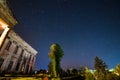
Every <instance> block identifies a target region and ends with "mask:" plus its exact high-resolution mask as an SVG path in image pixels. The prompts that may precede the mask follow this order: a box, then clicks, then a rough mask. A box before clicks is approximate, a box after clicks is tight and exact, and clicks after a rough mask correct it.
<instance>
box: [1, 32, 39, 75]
mask: <svg viewBox="0 0 120 80" xmlns="http://www.w3.org/2000/svg"><path fill="white" fill-rule="evenodd" d="M36 54H37V51H36V50H34V49H33V48H32V47H31V46H30V45H29V44H27V43H26V42H25V41H24V40H23V39H22V38H21V37H20V36H18V35H17V34H16V33H15V32H14V31H13V30H11V31H10V32H9V33H8V36H7V37H6V39H5V41H4V44H3V46H2V48H1V51H0V68H1V71H2V72H4V71H5V72H24V73H30V72H31V71H33V70H34V63H35V59H36Z"/></svg>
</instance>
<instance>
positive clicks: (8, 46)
mask: <svg viewBox="0 0 120 80" xmlns="http://www.w3.org/2000/svg"><path fill="white" fill-rule="evenodd" d="M11 44H12V42H11V41H8V43H7V46H6V48H5V49H6V50H9V48H10V46H11Z"/></svg>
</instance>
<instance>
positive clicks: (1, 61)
mask: <svg viewBox="0 0 120 80" xmlns="http://www.w3.org/2000/svg"><path fill="white" fill-rule="evenodd" d="M3 62H4V59H3V58H0V67H1V66H2V64H3Z"/></svg>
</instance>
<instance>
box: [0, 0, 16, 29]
mask: <svg viewBox="0 0 120 80" xmlns="http://www.w3.org/2000/svg"><path fill="white" fill-rule="evenodd" d="M0 18H2V19H3V20H4V21H5V22H6V23H7V24H9V26H8V27H10V28H13V27H14V26H15V25H16V24H17V20H16V19H15V18H14V16H13V14H12V12H11V10H10V9H9V7H8V5H7V2H6V0H1V1H0Z"/></svg>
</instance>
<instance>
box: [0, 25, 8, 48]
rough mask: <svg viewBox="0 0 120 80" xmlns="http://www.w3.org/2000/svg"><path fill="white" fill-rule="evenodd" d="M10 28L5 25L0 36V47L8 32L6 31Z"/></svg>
mask: <svg viewBox="0 0 120 80" xmlns="http://www.w3.org/2000/svg"><path fill="white" fill-rule="evenodd" d="M9 30H10V28H8V27H6V28H5V30H4V31H3V33H2V35H1V37H0V47H1V46H2V43H3V41H4V39H5V37H6V35H7V33H8V31H9Z"/></svg>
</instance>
